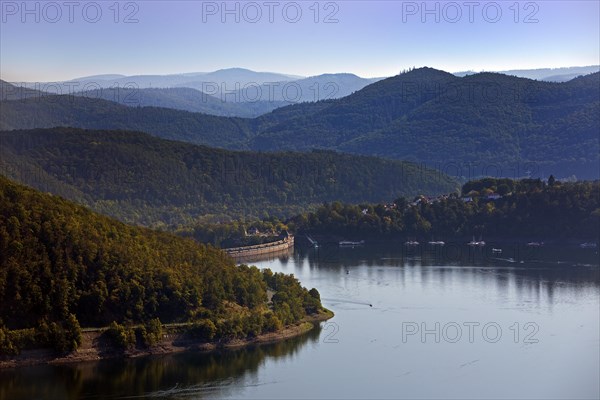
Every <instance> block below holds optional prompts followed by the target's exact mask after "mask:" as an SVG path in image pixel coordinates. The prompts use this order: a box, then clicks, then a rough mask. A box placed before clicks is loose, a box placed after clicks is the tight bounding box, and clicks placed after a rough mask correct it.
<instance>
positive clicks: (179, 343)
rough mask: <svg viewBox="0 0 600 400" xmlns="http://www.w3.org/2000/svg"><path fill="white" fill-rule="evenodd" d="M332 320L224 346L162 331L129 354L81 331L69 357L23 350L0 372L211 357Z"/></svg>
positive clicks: (3, 362) (322, 316)
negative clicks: (111, 361)
mask: <svg viewBox="0 0 600 400" xmlns="http://www.w3.org/2000/svg"><path fill="white" fill-rule="evenodd" d="M333 316H334V313H333V312H332V311H330V310H327V309H325V310H324V311H322V312H320V313H318V314H313V315H308V316H306V317H305V318H303V319H302V320H301V321H299V322H297V323H296V324H293V325H288V326H286V327H284V328H282V329H281V330H279V331H277V332H268V333H263V334H260V335H258V336H256V337H252V338H244V339H232V340H228V341H225V342H221V341H213V342H199V341H196V340H193V339H190V338H188V337H186V334H185V333H181V332H177V331H173V332H170V331H169V329H165V330H166V332H165V333H164V334H163V339H162V340H161V341H160V343H158V344H156V345H155V346H152V347H150V348H146V349H137V348H136V349H130V350H120V349H117V348H115V347H114V346H110V345H107V344H106V343H102V341H101V340H100V336H101V335H102V334H103V332H104V330H97V331H87V332H86V331H84V332H83V333H82V343H81V346H80V347H79V348H78V349H77V350H75V351H73V352H71V353H69V354H62V355H57V354H56V352H54V351H53V350H50V349H34V350H24V351H23V352H21V354H19V355H17V356H5V357H4V358H2V357H0V371H1V370H4V369H10V368H19V367H30V366H37V365H61V364H71V363H80V362H88V361H100V360H108V359H113V358H137V357H144V356H150V355H162V354H173V353H181V352H185V351H197V352H203V353H210V352H213V351H218V350H222V349H229V350H233V349H239V348H243V347H246V346H252V345H258V344H268V343H275V342H279V341H283V340H286V339H291V338H293V337H296V336H300V335H302V334H304V333H306V332H309V331H310V330H312V329H314V327H315V325H316V324H317V323H319V322H323V321H327V320H328V319H331V318H333ZM176 329H177V328H175V330H176Z"/></svg>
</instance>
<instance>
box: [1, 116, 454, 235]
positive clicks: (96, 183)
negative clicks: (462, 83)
mask: <svg viewBox="0 0 600 400" xmlns="http://www.w3.org/2000/svg"><path fill="white" fill-rule="evenodd" d="M0 144H1V146H0V172H1V173H2V174H4V175H6V176H8V177H10V178H11V179H15V180H18V181H19V182H22V183H24V184H27V185H29V186H32V187H34V188H38V189H40V190H43V191H48V192H51V193H54V194H58V195H61V196H64V197H66V198H69V199H71V200H74V201H77V202H79V203H82V204H85V205H88V206H90V207H92V208H93V209H94V210H96V211H99V212H102V213H104V214H108V215H111V216H114V217H118V218H119V219H121V220H123V221H127V222H134V223H138V224H145V225H154V224H157V223H162V224H167V225H170V224H176V223H189V222H192V221H193V219H194V218H195V217H198V216H201V215H206V214H216V215H217V216H221V215H228V216H234V217H242V216H243V217H252V216H255V217H266V216H268V215H276V216H290V215H292V214H296V213H299V212H303V211H305V210H306V209H307V208H308V207H311V206H315V205H318V204H321V203H323V202H326V201H335V200H341V201H345V202H361V201H370V202H377V201H384V200H386V199H390V198H396V197H398V196H414V195H418V194H429V195H434V194H439V193H446V192H450V191H453V190H455V189H456V188H457V187H458V185H457V184H456V183H455V182H454V181H452V180H451V179H449V178H448V177H447V176H445V175H441V174H439V173H437V172H435V171H432V170H428V169H424V168H422V167H420V166H417V165H415V164H412V163H406V162H400V161H393V160H384V159H378V158H374V157H365V156H356V155H348V154H338V153H334V152H331V151H313V152H309V153H291V152H285V153H284V152H280V153H257V152H233V151H228V150H221V149H214V148H208V147H203V146H193V145H189V144H186V143H181V142H172V141H167V140H162V139H159V138H156V137H153V136H150V135H148V134H144V133H134V132H123V131H86V130H81V129H74V128H55V129H37V130H28V131H9V132H0Z"/></svg>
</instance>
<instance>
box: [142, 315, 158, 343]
mask: <svg viewBox="0 0 600 400" xmlns="http://www.w3.org/2000/svg"><path fill="white" fill-rule="evenodd" d="M138 334H139V336H140V339H141V341H142V342H143V343H144V345H145V346H146V347H152V346H155V345H156V344H157V343H159V342H160V341H161V339H162V337H163V330H162V324H161V322H160V319H158V318H153V319H151V320H150V321H147V322H146V323H145V324H144V325H143V326H141V327H139V328H138Z"/></svg>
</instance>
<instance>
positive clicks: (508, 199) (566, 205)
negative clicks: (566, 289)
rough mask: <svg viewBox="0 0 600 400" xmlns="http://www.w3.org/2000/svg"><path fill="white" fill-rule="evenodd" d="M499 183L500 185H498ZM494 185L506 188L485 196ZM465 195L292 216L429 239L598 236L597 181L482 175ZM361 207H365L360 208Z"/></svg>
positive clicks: (302, 223)
mask: <svg viewBox="0 0 600 400" xmlns="http://www.w3.org/2000/svg"><path fill="white" fill-rule="evenodd" d="M500 188H503V189H502V190H501V189H500ZM494 191H497V192H498V193H499V192H503V193H505V194H504V195H503V196H502V197H500V198H497V199H495V198H489V197H488V196H489V194H491V193H494ZM463 194H464V195H469V196H470V197H472V198H473V201H469V202H467V201H464V200H463V199H462V198H461V197H459V196H457V195H455V194H451V195H449V196H441V197H439V198H435V199H424V198H422V199H421V201H419V202H418V203H416V204H411V202H409V201H408V200H406V199H397V200H396V201H395V203H394V205H389V204H388V205H385V206H384V205H369V204H360V205H342V204H339V203H332V204H325V205H323V206H322V207H320V208H319V209H318V210H317V211H315V212H311V213H308V214H304V215H300V216H297V217H294V218H293V221H294V223H295V225H296V227H297V230H298V231H300V232H303V233H317V234H318V233H320V234H335V235H339V236H342V237H346V238H357V239H358V238H363V239H364V238H384V237H394V236H396V237H404V238H406V237H408V238H421V239H422V240H430V239H431V237H435V238H436V239H437V240H439V239H443V238H455V237H471V236H472V235H482V234H485V235H487V236H491V237H505V238H508V237H510V238H548V239H550V238H571V239H573V238H582V239H598V236H599V231H598V226H600V218H599V217H600V213H599V212H598V210H599V206H600V182H599V181H595V182H577V183H567V182H558V181H556V182H555V183H554V184H553V185H552V186H550V185H546V184H545V183H544V182H543V181H541V180H539V179H524V180H520V181H511V180H507V179H487V178H486V179H482V180H479V181H473V182H468V183H466V184H465V185H464V186H463ZM362 210H367V212H366V213H362Z"/></svg>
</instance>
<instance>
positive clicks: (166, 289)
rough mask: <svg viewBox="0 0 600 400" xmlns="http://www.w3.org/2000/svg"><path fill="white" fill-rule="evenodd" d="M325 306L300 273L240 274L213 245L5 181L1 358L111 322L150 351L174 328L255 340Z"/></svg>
mask: <svg viewBox="0 0 600 400" xmlns="http://www.w3.org/2000/svg"><path fill="white" fill-rule="evenodd" d="M269 293H270V294H271V296H269ZM269 297H270V298H269ZM321 308H322V307H321V303H320V297H319V293H318V291H317V290H316V289H312V290H310V291H308V290H306V289H304V288H302V287H301V286H300V284H299V282H298V281H297V280H296V279H295V278H294V277H293V276H287V275H283V274H279V273H277V274H274V273H272V272H271V271H269V270H264V271H259V270H258V269H256V268H255V267H248V266H244V265H242V266H240V267H236V266H235V264H234V262H233V261H232V260H231V259H230V258H228V257H227V256H226V255H225V253H223V252H221V251H220V250H218V249H215V248H213V247H210V246H205V245H202V244H199V243H197V242H195V241H193V240H191V239H185V238H181V237H177V236H174V235H171V234H167V233H160V232H156V231H152V230H149V229H146V228H138V227H132V226H128V225H125V224H123V223H121V222H117V221H115V220H112V219H110V218H108V217H105V216H101V215H99V214H95V213H93V212H91V211H89V210H87V209H86V208H84V207H82V206H79V205H75V204H73V203H71V202H69V201H67V200H64V199H62V198H60V197H57V196H53V195H49V194H43V193H39V192H37V191H35V190H33V189H30V188H26V187H24V186H21V185H18V184H15V183H13V182H11V181H9V180H8V179H6V178H4V177H1V176H0V353H5V354H6V353H9V354H12V353H16V352H18V351H19V350H21V349H23V348H28V347H39V346H51V347H54V348H56V349H57V350H61V351H65V350H73V349H75V348H77V346H78V345H79V343H80V342H81V328H83V327H103V326H107V325H109V326H110V329H109V330H108V333H107V334H109V335H112V336H113V337H114V340H115V341H116V342H117V343H119V344H120V345H123V346H128V345H131V344H132V342H134V341H135V335H141V336H142V337H143V340H144V341H145V342H146V343H149V344H151V343H153V342H155V341H156V338H157V336H160V334H159V333H160V329H161V324H164V323H175V322H187V323H190V324H192V325H191V328H190V333H191V334H193V335H194V336H195V337H198V338H201V339H203V340H211V339H215V338H231V337H246V336H249V335H250V336H253V335H257V334H260V333H261V332H265V331H274V330H277V329H280V328H281V327H282V326H283V325H287V324H291V323H294V322H296V321H299V320H300V319H302V318H303V317H305V316H306V315H307V314H312V313H315V312H319V311H320V310H321ZM136 324H137V325H140V324H141V328H138V329H137V330H136V331H133V330H132V328H131V326H135V325H136Z"/></svg>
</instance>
